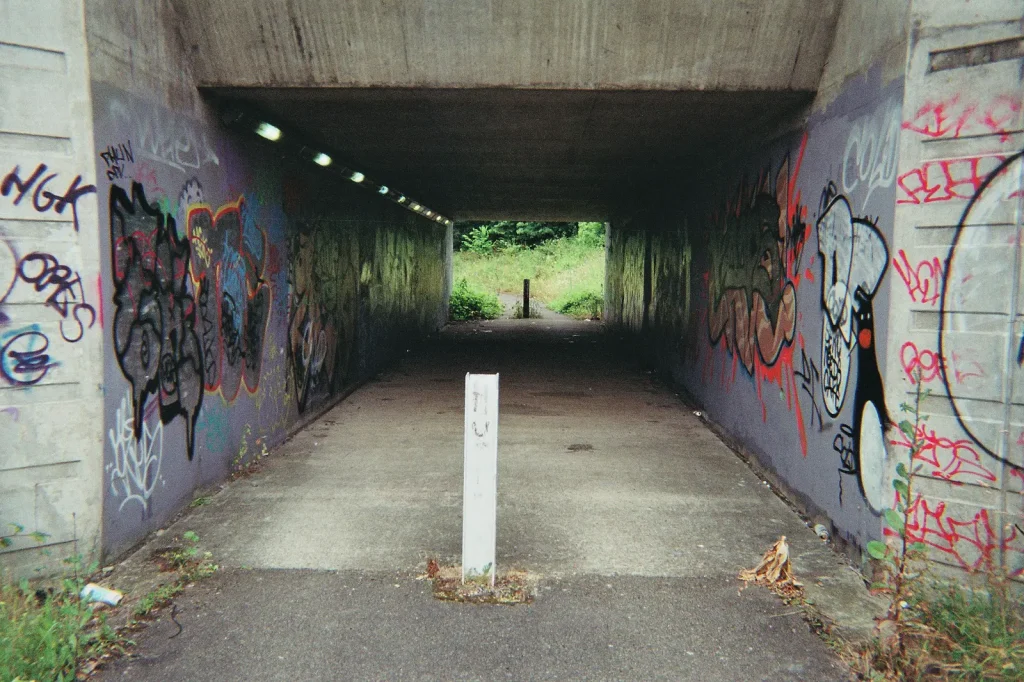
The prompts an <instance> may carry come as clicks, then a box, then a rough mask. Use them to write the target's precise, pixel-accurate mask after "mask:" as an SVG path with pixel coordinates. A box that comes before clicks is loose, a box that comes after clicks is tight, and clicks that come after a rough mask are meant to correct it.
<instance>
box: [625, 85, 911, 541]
mask: <svg viewBox="0 0 1024 682" xmlns="http://www.w3.org/2000/svg"><path fill="white" fill-rule="evenodd" d="M902 97H903V86H902V80H901V79H898V78H897V79H892V80H890V81H888V82H883V79H882V78H881V76H880V74H879V70H877V69H876V70H874V71H872V72H869V73H867V74H866V75H863V76H861V77H859V78H857V79H853V80H851V81H850V82H849V83H848V84H847V86H846V87H845V89H844V90H843V91H842V93H841V94H840V95H839V96H838V97H836V98H835V99H834V100H832V101H831V102H830V103H829V104H828V106H827V107H824V108H822V109H819V110H817V111H815V112H814V113H812V114H811V115H810V116H809V118H808V119H807V121H806V123H805V124H804V125H802V126H801V127H800V128H799V129H797V130H795V131H794V132H791V133H788V134H785V135H783V136H782V137H780V138H778V139H776V140H774V141H772V142H770V143H767V144H765V145H763V146H762V147H760V148H758V149H757V150H756V151H755V152H753V153H751V154H749V155H748V156H747V157H745V158H743V159H739V160H737V161H735V162H733V163H730V164H727V165H726V166H724V167H722V168H720V169H719V171H718V172H717V174H716V175H714V176H713V177H712V178H711V179H710V180H709V181H707V182H706V183H705V184H702V185H700V186H695V187H693V188H690V189H692V192H691V193H690V194H689V195H688V196H689V201H688V202H687V203H686V204H685V205H683V206H682V207H681V208H671V207H669V208H667V209H666V208H665V207H660V208H657V209H652V210H650V211H648V212H645V213H644V214H641V215H640V216H638V217H636V218H634V219H633V220H632V221H630V222H629V223H626V224H624V225H621V226H620V228H621V229H619V230H618V231H616V232H614V233H613V239H615V241H616V243H615V244H613V246H612V247H611V248H610V250H609V267H610V268H612V269H613V270H614V271H615V272H616V273H617V275H616V280H617V281H616V287H615V289H614V290H616V291H617V290H621V291H622V292H623V293H622V295H621V296H620V298H621V299H622V300H623V301H628V300H633V301H640V302H643V301H644V300H647V301H649V303H648V305H647V306H646V312H644V310H643V306H642V303H641V310H640V312H639V313H638V312H636V311H632V312H630V309H631V308H632V307H635V306H629V305H622V306H621V312H619V311H617V310H614V309H612V310H610V311H609V317H610V319H611V320H612V321H613V322H614V323H616V324H619V325H621V326H623V327H627V328H630V329H632V330H639V329H640V328H641V326H643V328H644V338H645V340H646V345H647V347H648V351H649V352H650V353H651V355H652V356H653V357H654V358H655V359H656V360H657V361H658V364H659V365H660V366H662V367H664V368H666V369H668V370H669V371H670V372H671V374H672V376H673V378H674V379H675V380H676V381H678V382H679V383H680V384H682V385H683V386H684V387H685V388H686V389H687V391H688V393H689V394H690V395H691V396H692V397H693V398H694V399H695V400H696V401H697V402H698V403H699V405H700V406H701V408H702V409H703V410H704V411H705V412H706V414H707V415H708V417H709V418H710V419H711V420H712V421H714V422H716V423H717V424H719V425H720V426H721V427H722V428H723V429H724V430H725V431H726V432H728V433H729V434H730V435H731V436H733V437H735V438H736V439H737V440H738V441H739V442H741V443H742V444H743V445H744V446H745V447H746V448H747V449H749V450H750V451H752V452H753V453H755V454H756V455H757V456H758V458H759V459H760V460H761V462H762V463H763V464H764V465H765V466H767V467H768V468H769V469H771V470H772V471H774V472H775V474H776V475H778V476H779V477H780V478H781V479H783V480H785V481H786V482H787V484H788V485H789V486H790V488H791V489H792V490H794V491H795V492H796V494H798V495H800V496H802V497H803V498H804V501H805V503H806V504H807V506H808V507H810V508H812V509H814V510H815V511H816V512H817V513H818V514H819V515H827V516H828V517H829V518H830V519H832V522H833V523H834V526H835V528H836V530H837V531H838V532H839V533H841V534H842V535H843V536H845V537H846V538H847V539H848V540H850V541H852V542H854V543H855V544H857V545H863V543H865V542H866V541H867V540H869V539H874V538H878V537H880V533H881V527H880V524H879V514H880V512H881V510H882V508H883V507H885V506H886V505H887V504H888V503H889V502H890V500H889V499H888V494H887V492H886V489H887V486H888V480H887V478H886V470H885V468H886V465H887V457H886V438H887V434H888V433H891V431H890V429H889V426H890V424H891V423H892V420H893V419H894V415H893V410H894V407H893V406H891V405H890V404H889V402H888V401H887V397H886V396H887V394H886V390H885V382H884V380H883V368H884V367H885V366H886V364H885V363H886V361H887V356H886V352H887V345H886V343H887V338H888V333H889V332H888V328H887V325H886V324H885V321H886V320H887V319H888V316H887V313H888V307H889V298H890V290H889V286H888V284H889V282H890V281H891V278H892V276H893V275H892V272H891V271H892V269H893V268H892V267H890V264H889V261H890V249H889V243H890V241H891V238H892V233H893V220H894V205H895V196H896V180H897V177H896V175H897V174H896V166H897V155H898V152H899V149H898V142H899V131H900V122H901V118H900V116H901V102H902ZM645 252H646V254H647V255H646V262H645ZM645 270H646V276H645ZM645 289H646V292H645ZM610 290H611V288H610ZM616 300H618V299H613V303H614V301H616ZM612 307H613V308H614V305H613V306H612ZM876 318H877V319H880V320H882V321H883V322H882V323H881V324H877V325H876V322H875V320H876ZM641 320H643V321H644V322H643V324H642V325H641V324H640V321H641Z"/></svg>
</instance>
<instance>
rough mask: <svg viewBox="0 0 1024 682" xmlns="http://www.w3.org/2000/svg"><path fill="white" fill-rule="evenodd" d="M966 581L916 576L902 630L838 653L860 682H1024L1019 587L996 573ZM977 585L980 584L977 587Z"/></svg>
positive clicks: (1022, 604)
mask: <svg viewBox="0 0 1024 682" xmlns="http://www.w3.org/2000/svg"><path fill="white" fill-rule="evenodd" d="M978 578H979V576H977V575H973V576H965V581H964V584H961V583H951V582H941V583H940V582H935V581H933V580H931V579H930V578H926V577H924V576H918V577H917V578H915V580H916V581H917V586H916V589H914V590H913V594H912V595H908V602H907V604H906V611H905V612H904V614H903V618H902V621H901V627H902V631H903V633H904V634H903V642H904V644H905V647H904V649H903V650H902V651H900V650H899V648H898V646H897V640H896V638H895V634H894V631H893V629H892V628H889V629H887V630H884V631H883V633H882V634H880V635H879V636H877V637H875V639H874V640H872V642H870V643H869V644H868V645H867V646H866V647H862V648H859V649H858V648H854V649H852V650H846V651H844V652H843V653H842V655H843V656H844V658H846V660H847V662H848V663H850V665H851V667H852V668H853V670H854V672H855V673H856V674H857V675H858V677H857V679H867V680H877V681H883V680H884V681H886V682H888V681H889V680H893V681H897V680H898V681H905V680H962V681H964V682H967V681H968V680H970V681H972V682H974V681H981V680H1024V601H1022V598H1021V586H1020V585H1016V586H1015V587H1014V586H1012V585H1011V583H1010V581H1009V580H1008V579H1007V578H1005V577H1002V576H999V575H997V574H995V573H994V572H993V573H988V574H986V575H985V576H984V580H979V579H978ZM979 583H981V584H979Z"/></svg>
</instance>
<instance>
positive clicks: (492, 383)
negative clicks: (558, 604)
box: [462, 374, 498, 587]
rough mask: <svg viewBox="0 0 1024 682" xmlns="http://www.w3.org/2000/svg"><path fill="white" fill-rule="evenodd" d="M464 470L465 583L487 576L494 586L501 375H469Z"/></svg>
mask: <svg viewBox="0 0 1024 682" xmlns="http://www.w3.org/2000/svg"><path fill="white" fill-rule="evenodd" d="M463 471H464V474H463V482H462V582H466V578H473V577H481V576H483V577H486V578H487V579H488V580H489V581H490V584H491V586H492V587H493V586H494V572H495V564H494V551H495V544H496V542H497V522H498V375H497V374H466V440H465V463H464V469H463Z"/></svg>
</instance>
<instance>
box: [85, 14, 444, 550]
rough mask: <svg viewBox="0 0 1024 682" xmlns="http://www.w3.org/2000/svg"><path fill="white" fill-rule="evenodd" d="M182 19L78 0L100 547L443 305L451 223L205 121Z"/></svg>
mask: <svg viewBox="0 0 1024 682" xmlns="http://www.w3.org/2000/svg"><path fill="white" fill-rule="evenodd" d="M106 5H109V6H106ZM174 25H175V18H174V14H173V11H172V10H170V9H169V6H168V5H167V4H166V3H152V4H137V5H135V6H128V4H127V3H117V2H111V3H95V4H92V3H91V4H90V7H89V15H88V26H89V44H90V48H91V57H92V65H93V70H92V76H93V82H92V94H93V117H94V120H95V152H94V153H95V156H94V163H95V165H96V174H97V177H98V178H99V179H98V181H97V188H98V195H99V197H100V199H101V207H100V210H99V226H100V228H99V232H100V243H101V251H102V260H101V274H100V282H101V284H102V296H103V303H104V307H103V313H102V314H101V315H100V324H98V325H97V326H100V325H102V333H103V336H104V339H105V346H104V351H105V353H104V361H105V362H104V371H103V387H104V401H103V405H104V419H103V423H104V426H103V429H104V435H105V442H104V446H103V462H104V464H103V466H102V473H103V481H102V488H103V499H104V506H103V550H104V552H105V553H106V554H108V555H109V554H117V553H119V552H121V551H123V550H125V549H128V548H129V547H131V546H132V545H133V544H134V543H136V542H137V541H139V540H140V539H141V538H143V537H144V536H145V534H146V533H147V532H149V531H151V530H153V529H155V528H158V527H160V526H161V525H162V524H164V523H165V522H166V521H167V520H168V519H169V518H170V517H171V516H172V515H173V514H174V513H176V512H177V511H178V510H180V509H181V508H182V507H183V506H184V505H186V504H187V503H188V502H189V501H190V500H191V499H192V496H193V494H194V491H196V490H197V489H199V488H202V487H204V486H208V485H211V484H214V483H217V482H219V481H222V480H224V479H225V478H226V477H227V476H228V475H229V474H230V473H231V472H232V471H233V470H236V469H238V468H239V467H241V466H243V465H245V464H247V463H248V462H250V461H252V460H253V459H254V458H255V457H257V456H260V455H261V454H265V452H266V451H267V449H269V448H272V447H274V446H275V445H276V444H278V443H279V442H281V441H282V440H283V439H284V438H285V436H286V435H287V433H288V432H289V430H290V429H292V428H294V427H295V426H296V425H297V424H299V423H301V422H302V420H304V419H306V418H308V417H310V416H311V415H314V414H315V413H316V412H317V410H319V409H321V408H323V407H326V406H328V405H330V404H331V403H332V401H334V400H335V399H337V398H338V397H339V396H341V395H343V394H344V392H345V390H346V389H347V388H349V387H351V386H353V385H354V384H355V383H356V382H358V381H360V380H361V379H363V378H365V377H367V376H369V375H370V374H372V373H374V372H375V371H377V370H378V369H379V368H380V367H381V365H382V364H383V363H384V362H386V361H387V360H388V359H390V357H391V356H392V355H393V354H394V353H395V352H396V351H398V350H404V349H405V348H406V346H405V345H404V344H407V343H409V342H411V341H412V340H414V339H415V338H416V337H418V336H421V335H423V334H424V333H428V332H430V331H433V330H436V329H437V328H438V327H439V326H440V325H441V324H443V322H444V321H445V319H446V311H447V308H446V304H447V301H446V299H445V291H446V287H447V286H448V285H449V283H448V282H447V281H446V280H447V277H448V271H447V268H446V257H447V256H446V254H447V248H448V246H447V244H448V243H447V237H448V232H447V231H446V230H445V228H443V227H441V226H438V225H437V224H436V223H435V222H433V221H430V220H427V219H425V218H421V217H418V216H416V215H414V214H412V213H410V212H408V211H405V210H402V209H400V208H398V207H397V206H394V205H392V204H390V203H388V202H385V201H383V200H381V199H379V198H378V197H376V195H373V194H371V193H369V192H367V191H365V190H362V189H360V188H358V187H356V186H355V185H353V184H351V183H348V182H344V181H341V180H338V179H336V178H335V177H334V176H330V175H328V174H327V173H326V172H325V171H321V170H320V169H319V167H317V166H315V165H313V164H311V163H310V164H307V165H302V166H300V165H297V163H296V162H290V161H287V160H284V161H282V159H281V158H280V156H279V155H278V154H277V150H276V149H274V147H273V145H272V144H271V143H269V142H265V141H263V140H261V139H260V138H257V137H256V136H255V135H251V136H244V137H242V136H240V135H239V134H236V133H232V132H229V131H226V130H224V129H223V128H221V127H219V126H218V125H216V124H215V122H214V114H213V112H212V111H210V110H208V108H207V107H206V105H205V104H204V103H203V102H202V100H201V99H200V98H198V97H197V96H196V95H195V93H194V88H193V89H192V90H190V85H189V83H188V82H187V79H188V78H189V73H190V72H189V61H188V59H186V58H185V57H184V53H183V51H182V50H181V49H180V45H178V44H177V42H176V40H177V39H176V34H175V33H174V30H173V27H174ZM121 46H130V48H131V49H130V52H129V53H126V52H125V51H124V50H123V49H122V47H121ZM137 46H139V47H140V49H139V52H137V53H136V52H135V48H136V47H137ZM183 80H184V81H185V82H182V81H183ZM182 93H190V94H188V96H185V95H183V94H182ZM179 95H182V96H181V97H180V99H179Z"/></svg>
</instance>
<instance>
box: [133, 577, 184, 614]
mask: <svg viewBox="0 0 1024 682" xmlns="http://www.w3.org/2000/svg"><path fill="white" fill-rule="evenodd" d="M183 589H184V588H183V587H182V586H181V585H180V584H178V583H170V584H169V585H161V586H159V587H157V588H156V589H154V590H152V591H150V592H149V593H148V594H147V595H146V596H144V597H143V598H142V599H140V600H139V601H138V602H136V604H135V608H134V609H132V613H134V614H135V615H136V616H139V617H145V616H148V615H149V614H150V613H152V612H153V611H154V610H156V609H159V608H161V607H164V606H167V604H169V603H170V602H171V599H173V598H174V597H175V596H176V595H177V594H178V593H179V592H181V591H182V590H183Z"/></svg>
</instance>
